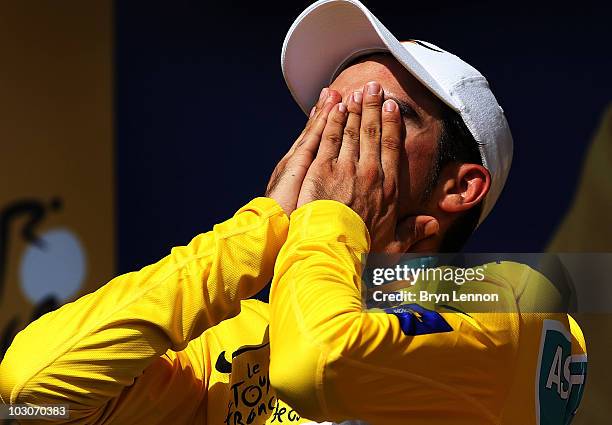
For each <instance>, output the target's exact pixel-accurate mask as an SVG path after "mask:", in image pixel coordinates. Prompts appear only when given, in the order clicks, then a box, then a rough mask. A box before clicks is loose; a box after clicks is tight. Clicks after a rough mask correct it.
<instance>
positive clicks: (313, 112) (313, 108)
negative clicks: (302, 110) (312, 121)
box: [309, 106, 317, 118]
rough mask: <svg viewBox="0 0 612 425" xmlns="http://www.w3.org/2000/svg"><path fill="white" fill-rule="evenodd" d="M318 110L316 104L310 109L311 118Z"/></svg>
mask: <svg viewBox="0 0 612 425" xmlns="http://www.w3.org/2000/svg"><path fill="white" fill-rule="evenodd" d="M316 110H317V107H316V106H313V107H312V109H311V110H310V115H309V118H312V116H313V115H314V114H315V111H316Z"/></svg>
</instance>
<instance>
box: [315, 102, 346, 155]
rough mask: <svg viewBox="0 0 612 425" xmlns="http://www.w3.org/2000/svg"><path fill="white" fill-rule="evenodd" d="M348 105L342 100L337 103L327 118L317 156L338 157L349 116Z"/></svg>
mask: <svg viewBox="0 0 612 425" xmlns="http://www.w3.org/2000/svg"><path fill="white" fill-rule="evenodd" d="M347 116H348V114H347V109H346V105H345V104H344V103H342V102H340V103H338V104H336V105H335V106H334V108H333V109H332V111H331V112H330V113H329V117H328V118H327V124H326V125H325V129H324V130H323V135H322V136H321V144H320V146H319V152H318V153H317V158H320V159H321V160H324V161H329V160H332V159H336V158H338V154H339V153H340V146H341V145H342V133H343V132H344V125H345V124H346V118H347Z"/></svg>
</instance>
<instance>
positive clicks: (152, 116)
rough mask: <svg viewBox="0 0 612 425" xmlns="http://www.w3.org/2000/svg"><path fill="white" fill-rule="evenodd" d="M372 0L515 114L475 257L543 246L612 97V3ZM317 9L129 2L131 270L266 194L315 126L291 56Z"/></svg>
mask: <svg viewBox="0 0 612 425" xmlns="http://www.w3.org/2000/svg"><path fill="white" fill-rule="evenodd" d="M207 3H208V2H207ZM364 3H365V4H366V5H367V6H368V7H369V8H370V10H372V11H373V12H374V13H375V14H376V15H377V16H378V18H379V19H380V20H381V21H382V22H383V23H384V24H385V25H386V26H387V27H388V28H389V29H390V30H391V31H392V32H393V33H394V34H395V35H396V36H397V37H398V38H399V39H408V38H416V39H421V40H427V41H430V42H433V43H434V44H437V45H439V46H440V47H442V48H444V49H446V50H449V51H451V52H453V53H455V54H457V55H458V56H460V57H462V58H463V59H465V60H466V61H468V62H469V63H471V64H472V65H474V66H475V67H476V68H477V69H479V70H480V71H481V72H482V73H483V74H484V75H485V76H486V77H487V78H488V80H489V82H490V84H491V86H492V89H493V92H494V93H495V95H496V97H497V98H498V101H499V102H500V104H501V105H502V106H503V108H504V110H505V112H506V115H507V117H508V120H509V122H510V126H511V128H512V131H513V135H514V140H515V156H514V162H513V166H512V170H511V173H510V178H509V181H508V184H507V185H506V189H505V191H504V193H503V195H502V197H501V198H500V200H499V202H498V204H497V206H496V207H495V209H494V210H493V213H492V214H491V215H490V216H489V218H488V219H487V220H486V221H485V223H484V224H483V225H482V226H481V227H480V229H479V230H478V231H477V232H476V233H475V235H474V236H473V237H472V239H471V240H470V242H469V244H468V246H467V247H466V248H465V250H466V251H490V252H500V251H506V252H509V251H510V252H511V251H514V252H518V251H522V252H537V251H540V250H542V249H544V247H545V246H546V243H547V242H548V240H549V238H550V237H551V233H552V232H554V230H555V228H556V226H557V225H558V223H559V221H560V219H561V218H562V216H563V213H564V212H565V211H566V209H567V207H568V205H569V203H570V201H571V195H572V193H573V190H574V187H575V184H576V180H577V177H578V175H579V171H580V165H581V160H582V158H583V155H584V153H585V149H586V147H587V146H588V143H589V141H590V140H591V137H592V135H593V133H594V131H595V129H596V127H597V124H598V121H599V118H600V116H601V113H602V112H603V110H604V108H605V106H606V105H607V104H608V102H609V101H610V100H612V96H611V95H612V90H611V87H610V76H611V75H612V55H611V54H610V51H611V50H610V41H611V32H610V29H609V17H610V6H609V4H608V3H604V2H600V3H588V2H580V3H576V4H571V3H569V4H567V5H561V4H558V3H553V2H538V3H537V4H536V2H525V3H521V2H495V3H492V2H485V1H480V2H461V1H454V2H451V1H438V2H431V3H420V4H412V3H411V2H399V1H365V2H364ZM308 4H310V2H304V1H291V2H285V3H282V4H274V3H271V2H270V3H266V2H252V1H251V2H237V1H224V2H221V3H215V4H214V5H213V6H211V5H210V4H206V3H205V2H188V1H177V2H172V3H171V2H163V3H162V2H150V1H147V2H145V1H123V2H116V6H115V13H116V26H117V28H116V52H115V69H116V84H115V86H116V93H115V103H116V104H115V110H116V117H115V119H116V151H117V176H118V191H117V196H118V199H117V200H118V209H117V214H118V223H119V232H118V234H119V239H118V256H119V258H118V267H119V270H118V271H119V272H120V273H123V272H127V271H130V270H135V269H138V268H140V267H142V266H145V265H147V264H150V263H152V262H154V261H156V260H157V259H159V258H161V257H163V256H164V255H166V254H167V253H168V252H169V250H170V248H171V247H172V246H175V245H183V244H185V243H187V242H188V241H189V240H190V239H191V238H192V237H193V236H195V235H196V234H198V233H200V232H203V231H206V230H209V229H210V228H211V227H212V225H213V224H214V223H216V222H219V221H222V220H224V219H226V218H228V217H229V216H230V215H231V214H233V212H234V211H235V210H236V209H238V208H239V207H240V206H241V205H243V204H244V203H246V202H247V201H249V200H250V199H251V198H253V197H255V196H258V195H261V194H262V193H263V191H264V189H265V186H266V183H267V181H268V178H269V175H270V173H271V171H272V170H273V168H274V166H275V164H276V162H277V161H278V160H279V159H280V158H281V157H282V155H283V154H284V153H285V152H286V150H287V149H288V147H289V146H290V145H291V143H292V142H293V140H294V139H295V137H296V136H297V135H298V134H299V132H300V131H301V129H302V128H303V126H304V123H305V117H304V116H303V114H302V113H301V112H300V110H299V108H298V107H297V105H296V104H295V103H294V102H293V100H292V98H291V96H290V94H289V92H288V90H287V88H286V87H285V83H284V80H283V77H282V74H281V70H280V49H281V45H282V41H283V39H284V36H285V34H286V32H287V30H288V28H289V26H290V25H291V23H292V22H293V20H294V19H295V17H297V15H298V14H299V13H300V12H301V11H302V10H303V9H304V8H305V7H306V6H307V5H308Z"/></svg>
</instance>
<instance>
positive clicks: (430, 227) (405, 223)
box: [395, 215, 440, 252]
mask: <svg viewBox="0 0 612 425" xmlns="http://www.w3.org/2000/svg"><path fill="white" fill-rule="evenodd" d="M439 230H440V224H439V223H438V220H436V218H435V217H432V216H428V215H417V216H410V217H407V218H405V219H404V220H402V221H401V222H400V223H398V224H397V227H396V231H395V234H396V239H397V241H398V248H399V250H400V251H401V252H406V251H408V250H409V249H410V248H412V247H413V246H414V245H416V244H417V243H418V242H420V241H422V240H424V239H427V238H429V237H431V236H434V235H436V234H437V233H438V231H439Z"/></svg>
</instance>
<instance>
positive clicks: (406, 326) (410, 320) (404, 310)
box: [385, 304, 453, 336]
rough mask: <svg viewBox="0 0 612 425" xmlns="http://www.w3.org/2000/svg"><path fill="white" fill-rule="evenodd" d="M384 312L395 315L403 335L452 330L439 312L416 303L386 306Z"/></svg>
mask: <svg viewBox="0 0 612 425" xmlns="http://www.w3.org/2000/svg"><path fill="white" fill-rule="evenodd" d="M385 312H387V313H388V314H394V315H395V316H397V318H398V319H399V321H400V326H401V328H402V332H404V334H405V335H411V336H412V335H428V334H435V333H441V332H450V331H452V330H453V328H452V327H451V326H450V325H449V324H448V322H447V321H446V320H444V317H442V315H441V314H440V313H438V312H437V311H433V310H427V309H426V308H423V307H421V306H420V305H418V304H402V305H400V306H398V307H391V308H387V309H385Z"/></svg>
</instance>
